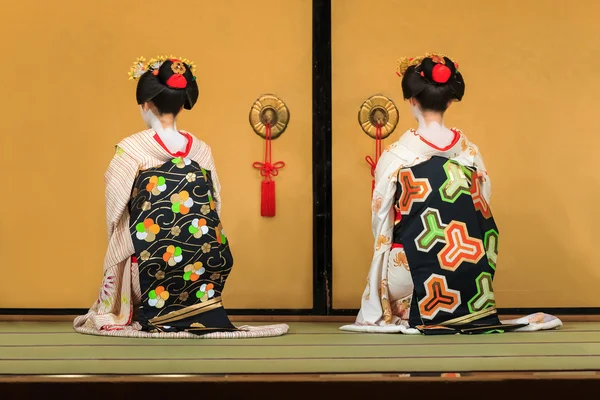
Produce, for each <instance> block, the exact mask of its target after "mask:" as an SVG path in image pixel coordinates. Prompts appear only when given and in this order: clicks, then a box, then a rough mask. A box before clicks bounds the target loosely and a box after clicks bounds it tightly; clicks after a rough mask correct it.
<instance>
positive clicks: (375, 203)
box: [372, 195, 383, 213]
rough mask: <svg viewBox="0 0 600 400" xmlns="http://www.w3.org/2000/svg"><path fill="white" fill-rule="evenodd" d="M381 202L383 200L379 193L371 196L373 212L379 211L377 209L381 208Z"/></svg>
mask: <svg viewBox="0 0 600 400" xmlns="http://www.w3.org/2000/svg"><path fill="white" fill-rule="evenodd" d="M382 202H383V199H382V198H381V196H379V195H377V196H376V197H374V198H373V201H372V209H373V212H375V213H376V212H379V210H381V203H382Z"/></svg>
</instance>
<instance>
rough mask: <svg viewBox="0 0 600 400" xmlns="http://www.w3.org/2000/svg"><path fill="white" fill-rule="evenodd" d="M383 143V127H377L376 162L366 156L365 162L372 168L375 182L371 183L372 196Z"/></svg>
mask: <svg viewBox="0 0 600 400" xmlns="http://www.w3.org/2000/svg"><path fill="white" fill-rule="evenodd" d="M382 142H383V132H382V129H381V125H377V126H376V127H375V160H373V159H372V158H371V156H366V157H365V160H367V163H368V164H369V165H370V166H371V176H372V177H373V180H372V181H371V196H372V195H373V192H374V191H375V169H376V168H377V163H378V162H379V157H381V153H382V152H383V150H382Z"/></svg>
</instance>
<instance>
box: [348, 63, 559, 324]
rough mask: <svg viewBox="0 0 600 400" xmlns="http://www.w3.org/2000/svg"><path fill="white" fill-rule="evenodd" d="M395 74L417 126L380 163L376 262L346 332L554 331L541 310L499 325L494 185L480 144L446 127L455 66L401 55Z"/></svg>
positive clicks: (457, 76) (455, 87)
mask: <svg viewBox="0 0 600 400" xmlns="http://www.w3.org/2000/svg"><path fill="white" fill-rule="evenodd" d="M398 75H399V76H400V77H402V91H403V93H404V98H405V99H407V100H408V101H409V103H410V106H411V109H412V112H413V115H414V116H415V119H416V120H417V121H418V128H417V129H412V130H409V131H408V132H406V133H404V135H403V136H402V137H401V138H400V140H398V141H397V142H396V143H393V144H392V145H391V146H389V148H388V149H386V151H385V152H384V153H383V154H382V156H381V158H380V160H379V163H378V165H377V169H376V173H375V175H376V176H375V181H376V182H375V190H374V193H373V204H372V213H373V214H372V228H373V233H374V235H375V248H374V256H373V261H372V263H371V270H370V272H369V277H368V284H367V288H366V290H365V292H364V294H363V297H362V305H361V310H360V313H359V315H358V318H357V321H356V323H355V324H354V325H349V326H344V327H342V329H343V330H349V331H362V332H404V333H425V334H445V333H450V334H453V333H489V332H502V331H506V330H514V329H520V330H539V329H550V328H555V327H558V326H560V325H561V324H562V323H561V321H560V320H559V319H557V318H555V317H553V316H550V315H546V314H541V313H540V314H534V315H531V316H528V317H524V318H520V319H518V320H513V321H504V322H500V320H499V319H498V315H497V312H496V301H495V298H494V290H493V284H492V282H493V278H494V273H495V271H496V259H497V257H498V240H499V233H498V228H497V226H496V223H495V221H494V217H493V216H492V212H491V210H490V206H489V198H490V180H489V177H488V175H487V172H486V169H485V166H484V164H483V160H482V158H481V155H480V154H479V151H478V149H477V147H476V146H475V145H474V144H472V143H471V142H469V140H468V139H467V138H466V137H465V135H464V134H463V133H462V132H461V131H460V130H458V129H455V128H453V129H448V128H446V127H445V125H444V122H443V116H444V113H445V111H446V109H447V108H448V107H449V106H450V105H451V104H452V103H453V102H455V101H460V100H461V99H462V97H463V94H464V91H465V83H464V80H463V76H462V74H461V73H460V72H459V71H458V66H457V64H455V63H454V62H453V61H452V60H450V59H449V58H448V57H445V56H441V55H426V56H425V57H420V58H410V59H403V60H401V62H400V65H399V68H398Z"/></svg>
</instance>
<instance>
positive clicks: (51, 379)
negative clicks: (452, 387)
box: [0, 371, 600, 383]
mask: <svg viewBox="0 0 600 400" xmlns="http://www.w3.org/2000/svg"><path fill="white" fill-rule="evenodd" d="M592 379H595V380H599V379H600V372H596V371H553V372H528V373H527V372H476V373H469V374H464V375H461V374H444V375H436V376H418V375H417V376H415V375H414V374H413V375H412V376H411V374H393V373H362V374H351V373H348V374H325V375H319V374H277V375H273V374H253V375H221V376H215V375H19V376H17V375H15V376H10V375H0V383H31V382H39V383H81V382H110V383H141V382H157V383H158V382H160V383H163V382H181V383H184V382H222V383H243V382H349V381H351V382H394V381H403V382H407V381H410V382H448V381H457V380H460V381H471V382H482V381H485V382H492V381H511V380H512V381H515V380H519V381H522V380H592Z"/></svg>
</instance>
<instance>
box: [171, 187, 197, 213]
mask: <svg viewBox="0 0 600 400" xmlns="http://www.w3.org/2000/svg"><path fill="white" fill-rule="evenodd" d="M171 203H172V205H171V210H173V212H174V213H175V214H177V213H181V214H183V215H185V214H187V213H189V212H190V208H192V206H193V205H194V200H192V198H191V197H190V194H189V193H188V192H187V191H185V190H183V191H181V192H179V194H174V195H173V196H171Z"/></svg>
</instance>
